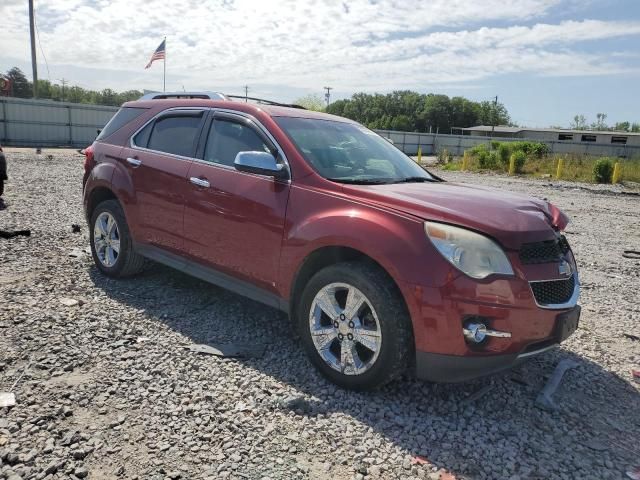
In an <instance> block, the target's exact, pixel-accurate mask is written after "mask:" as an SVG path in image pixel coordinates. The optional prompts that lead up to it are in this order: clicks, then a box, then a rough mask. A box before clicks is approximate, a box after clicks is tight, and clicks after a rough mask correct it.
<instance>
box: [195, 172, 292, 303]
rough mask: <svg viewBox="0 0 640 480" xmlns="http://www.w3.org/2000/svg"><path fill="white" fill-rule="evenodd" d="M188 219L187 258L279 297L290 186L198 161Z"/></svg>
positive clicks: (283, 182)
mask: <svg viewBox="0 0 640 480" xmlns="http://www.w3.org/2000/svg"><path fill="white" fill-rule="evenodd" d="M188 176H189V178H190V177H197V178H200V179H206V180H207V181H208V182H209V183H210V187H209V188H203V187H199V186H196V185H192V184H189V187H188V193H187V195H186V204H185V213H184V232H185V252H186V254H187V255H188V256H189V257H190V258H191V259H192V260H194V261H199V262H202V263H203V264H205V265H207V266H209V267H213V268H216V269H219V270H220V271H222V272H224V273H227V274H231V275H234V276H236V277H238V278H240V279H242V280H245V281H251V282H252V283H255V285H256V286H258V287H260V288H263V289H265V290H269V291H274V292H275V291H276V281H277V276H278V263H279V260H280V246H281V243H282V232H283V229H284V222H285V212H286V208H287V200H288V197H289V183H288V182H286V181H279V180H274V179H273V178H271V177H266V176H262V175H254V174H250V173H243V172H239V171H237V170H235V169H232V168H226V167H223V166H217V165H211V164H206V163H204V162H199V161H194V162H193V164H192V165H191V169H190V170H189V175H188Z"/></svg>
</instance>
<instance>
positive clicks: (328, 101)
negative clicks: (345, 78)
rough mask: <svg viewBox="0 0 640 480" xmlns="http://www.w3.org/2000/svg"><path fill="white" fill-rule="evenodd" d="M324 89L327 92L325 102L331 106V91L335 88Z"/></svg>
mask: <svg viewBox="0 0 640 480" xmlns="http://www.w3.org/2000/svg"><path fill="white" fill-rule="evenodd" d="M324 89H325V90H326V91H327V93H325V94H324V100H325V102H327V105H329V103H331V90H333V87H324Z"/></svg>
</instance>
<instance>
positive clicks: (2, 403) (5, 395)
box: [0, 392, 16, 408]
mask: <svg viewBox="0 0 640 480" xmlns="http://www.w3.org/2000/svg"><path fill="white" fill-rule="evenodd" d="M15 404H16V396H15V394H13V393H11V392H0V408H2V407H13V406H14V405H15Z"/></svg>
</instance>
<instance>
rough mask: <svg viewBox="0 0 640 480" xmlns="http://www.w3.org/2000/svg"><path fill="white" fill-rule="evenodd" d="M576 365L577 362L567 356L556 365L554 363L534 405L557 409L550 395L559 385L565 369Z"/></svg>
mask: <svg viewBox="0 0 640 480" xmlns="http://www.w3.org/2000/svg"><path fill="white" fill-rule="evenodd" d="M577 366H578V363H577V362H574V361H573V360H569V359H568V358H565V359H564V360H561V361H560V362H558V365H556V369H555V370H554V371H553V374H552V375H551V378H549V380H548V381H547V384H546V385H545V386H544V388H543V389H542V391H541V392H540V393H539V394H538V397H537V398H536V406H537V407H538V408H541V409H543V410H547V411H556V410H558V405H556V403H555V402H554V401H553V398H551V396H552V395H553V394H554V392H555V391H556V390H557V388H558V387H559V386H560V382H561V381H562V377H563V375H564V373H565V372H566V371H567V370H569V369H571V368H575V367H577Z"/></svg>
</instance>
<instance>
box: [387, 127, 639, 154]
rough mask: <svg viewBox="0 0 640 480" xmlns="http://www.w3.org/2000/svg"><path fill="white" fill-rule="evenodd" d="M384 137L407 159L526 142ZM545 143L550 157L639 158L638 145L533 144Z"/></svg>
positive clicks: (409, 134) (424, 135)
mask: <svg viewBox="0 0 640 480" xmlns="http://www.w3.org/2000/svg"><path fill="white" fill-rule="evenodd" d="M376 132H377V133H379V134H380V135H382V136H383V137H386V138H389V139H391V141H393V143H394V145H395V146H397V147H398V148H399V149H400V150H402V151H403V152H404V153H406V154H407V155H417V154H418V147H421V148H422V154H423V155H436V154H437V153H438V152H439V151H440V150H444V149H446V150H447V151H448V152H450V153H451V154H452V155H456V156H459V155H462V154H463V153H464V151H465V150H467V149H469V148H472V147H475V146H476V145H479V144H481V143H484V144H488V143H490V142H491V140H498V141H500V142H521V141H523V140H529V139H526V138H503V137H496V138H490V137H476V136H471V135H438V134H435V133H415V132H395V131H392V130H376ZM532 141H535V142H540V143H545V144H547V145H548V146H549V150H550V152H551V153H553V154H555V153H557V154H565V153H570V154H584V155H592V156H594V157H601V156H607V157H622V158H635V157H640V146H637V145H612V144H608V143H590V142H569V141H562V142H560V141H545V140H532Z"/></svg>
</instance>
